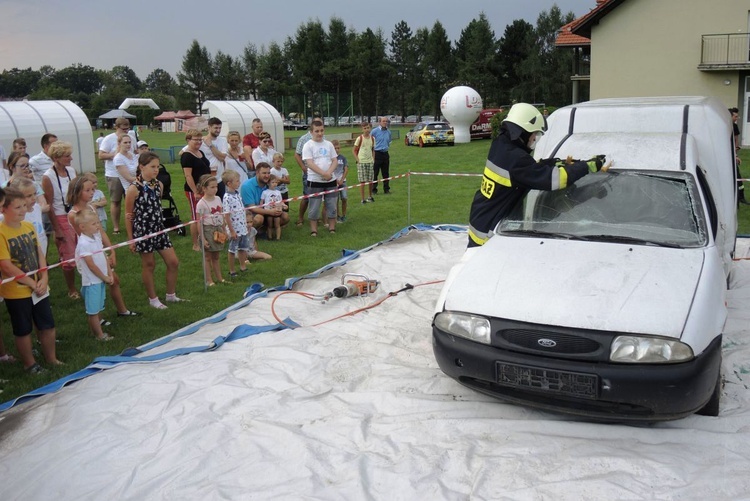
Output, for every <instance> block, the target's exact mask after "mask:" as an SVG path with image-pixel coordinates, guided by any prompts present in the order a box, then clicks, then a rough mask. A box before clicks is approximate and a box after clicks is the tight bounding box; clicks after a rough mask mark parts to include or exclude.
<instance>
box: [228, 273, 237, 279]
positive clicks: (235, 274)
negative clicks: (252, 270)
mask: <svg viewBox="0 0 750 501" xmlns="http://www.w3.org/2000/svg"><path fill="white" fill-rule="evenodd" d="M237 277H239V274H238V273H237V272H234V273H230V274H229V279H230V280H234V279H235V278H237Z"/></svg>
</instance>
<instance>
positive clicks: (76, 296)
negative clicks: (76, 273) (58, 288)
mask: <svg viewBox="0 0 750 501" xmlns="http://www.w3.org/2000/svg"><path fill="white" fill-rule="evenodd" d="M68 297H69V298H70V299H72V300H73V301H75V300H77V299H81V295H80V294H78V293H77V292H75V291H74V292H68Z"/></svg>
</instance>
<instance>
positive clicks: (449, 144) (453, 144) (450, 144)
mask: <svg viewBox="0 0 750 501" xmlns="http://www.w3.org/2000/svg"><path fill="white" fill-rule="evenodd" d="M447 144H448V146H455V145H456V143H455V142H453V143H447Z"/></svg>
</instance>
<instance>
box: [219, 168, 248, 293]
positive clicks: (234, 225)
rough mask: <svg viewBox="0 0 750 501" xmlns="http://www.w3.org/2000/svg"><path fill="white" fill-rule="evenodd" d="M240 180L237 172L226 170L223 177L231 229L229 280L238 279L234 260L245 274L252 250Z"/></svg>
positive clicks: (225, 209) (226, 215)
mask: <svg viewBox="0 0 750 501" xmlns="http://www.w3.org/2000/svg"><path fill="white" fill-rule="evenodd" d="M240 179H241V176H240V174H239V173H238V172H237V171H234V170H229V169H227V170H225V171H224V172H223V173H222V175H221V180H222V181H223V182H224V186H225V187H226V191H225V192H224V200H223V202H224V211H225V213H224V222H225V223H226V225H227V227H229V238H230V240H229V249H228V254H227V256H228V259H229V278H230V279H233V278H237V272H236V271H234V269H235V268H234V260H235V258H237V259H238V260H239V263H240V271H241V272H242V273H245V272H246V271H247V267H246V266H245V262H246V261H247V253H248V251H249V250H250V239H249V238H248V236H247V225H246V224H245V208H244V206H243V205H242V196H240V193H239V191H238V190H239V188H240Z"/></svg>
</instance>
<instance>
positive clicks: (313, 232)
mask: <svg viewBox="0 0 750 501" xmlns="http://www.w3.org/2000/svg"><path fill="white" fill-rule="evenodd" d="M310 236H311V237H317V236H318V232H317V231H311V232H310Z"/></svg>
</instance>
